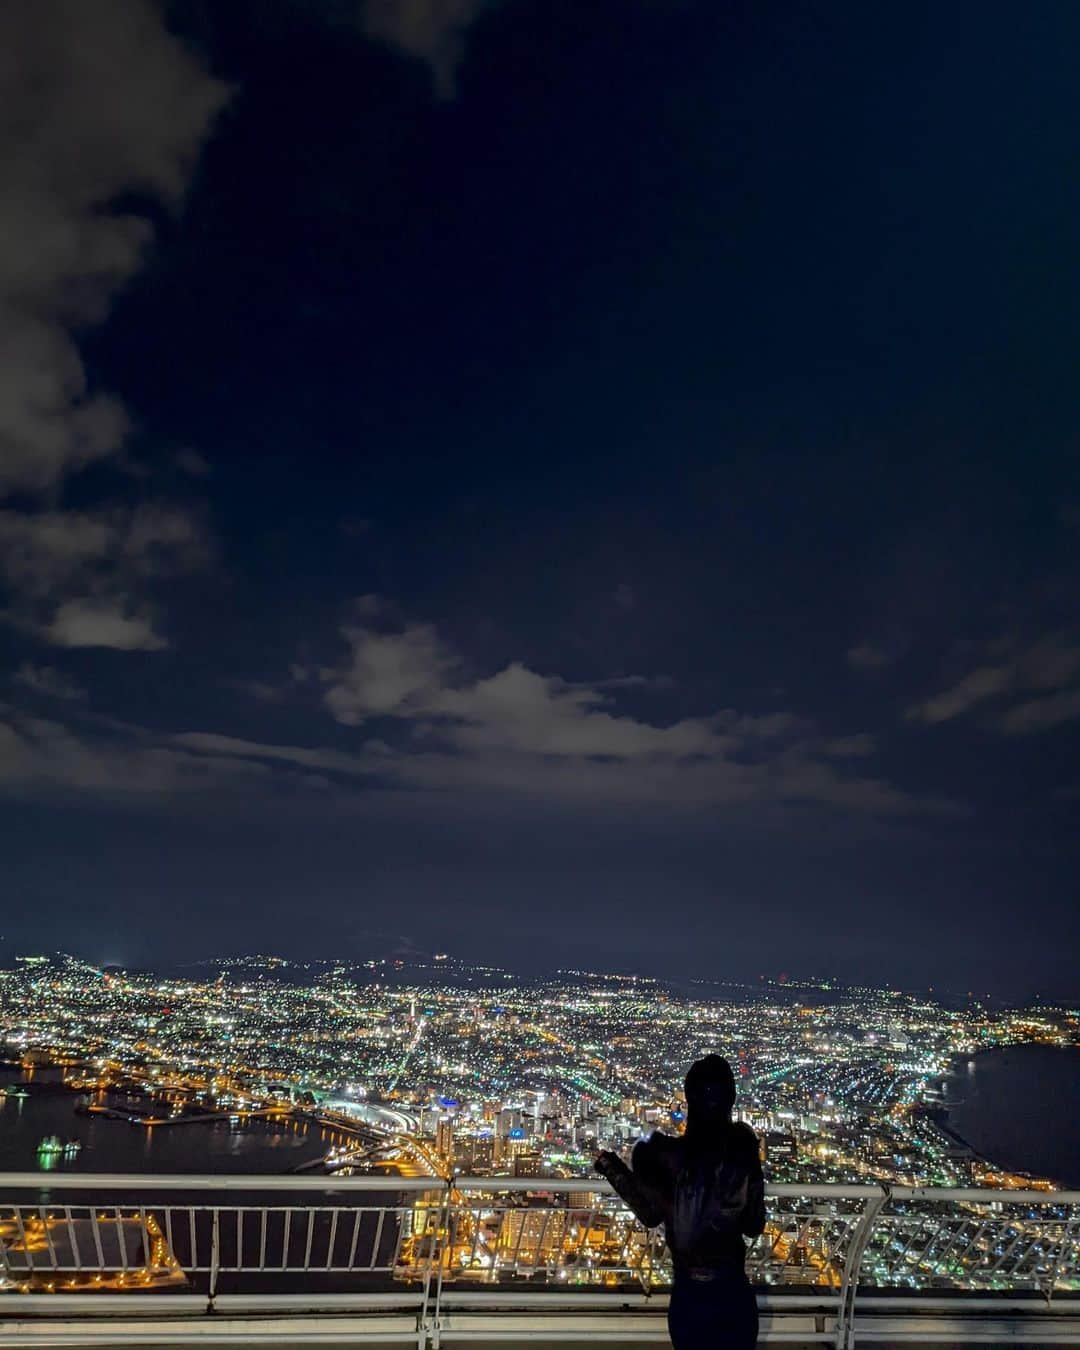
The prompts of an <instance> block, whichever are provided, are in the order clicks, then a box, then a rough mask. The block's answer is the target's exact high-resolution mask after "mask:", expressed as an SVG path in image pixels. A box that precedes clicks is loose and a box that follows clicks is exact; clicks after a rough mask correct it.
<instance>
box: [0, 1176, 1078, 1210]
mask: <svg viewBox="0 0 1080 1350" xmlns="http://www.w3.org/2000/svg"><path fill="white" fill-rule="evenodd" d="M447 1181H448V1178H446V1177H434V1176H433V1177H391V1176H352V1177H339V1176H328V1177H320V1176H310V1175H305V1176H296V1175H293V1174H289V1175H286V1176H260V1175H257V1174H244V1175H235V1174H231V1175H225V1176H213V1175H205V1174H199V1175H187V1174H185V1173H176V1174H175V1175H172V1174H166V1173H161V1172H150V1173H143V1174H140V1173H137V1172H0V1191H2V1190H4V1189H11V1190H41V1189H45V1190H76V1191H92V1190H147V1191H185V1190H193V1191H214V1190H218V1191H307V1192H311V1191H384V1192H385V1191H434V1190H437V1191H441V1190H442V1189H443V1187H444V1186H445V1185H446V1184H447ZM453 1184H454V1189H455V1190H458V1191H462V1192H469V1191H477V1192H480V1193H490V1192H492V1191H531V1192H536V1191H550V1192H552V1193H553V1194H558V1195H562V1194H566V1193H567V1192H571V1191H584V1192H587V1193H588V1194H590V1195H612V1196H613V1195H614V1194H615V1192H614V1190H613V1189H612V1188H611V1186H610V1185H609V1184H608V1183H607V1182H606V1181H603V1180H599V1181H597V1180H593V1179H592V1178H590V1177H465V1176H455V1177H454V1178H453ZM765 1194H766V1196H772V1197H774V1198H776V1199H780V1198H783V1197H787V1198H791V1199H806V1198H811V1197H814V1196H821V1197H822V1198H823V1199H836V1200H876V1199H878V1198H880V1197H881V1196H882V1195H886V1196H889V1197H891V1198H892V1199H893V1200H894V1201H896V1200H904V1201H942V1202H959V1201H963V1202H966V1203H968V1204H1009V1205H1013V1204H1019V1205H1040V1206H1041V1205H1080V1191H1065V1190H1062V1191H1043V1190H999V1189H996V1188H992V1187H988V1186H987V1187H977V1186H894V1185H891V1184H890V1185H888V1186H885V1185H879V1184H867V1183H863V1182H856V1183H850V1182H840V1181H823V1182H810V1181H808V1182H775V1183H770V1184H768V1185H766V1187H765Z"/></svg>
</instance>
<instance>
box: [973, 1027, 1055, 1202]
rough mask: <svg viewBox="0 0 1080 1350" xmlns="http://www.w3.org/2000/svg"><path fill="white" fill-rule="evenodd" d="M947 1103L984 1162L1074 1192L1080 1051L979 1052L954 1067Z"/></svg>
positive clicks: (1020, 1048) (1025, 1047) (1036, 1047)
mask: <svg viewBox="0 0 1080 1350" xmlns="http://www.w3.org/2000/svg"><path fill="white" fill-rule="evenodd" d="M946 1104H947V1106H948V1110H949V1125H950V1126H951V1127H952V1129H954V1130H955V1131H956V1132H957V1134H959V1135H961V1136H962V1137H963V1138H964V1139H966V1140H967V1142H968V1143H969V1144H970V1145H971V1146H972V1148H974V1149H975V1150H976V1151H977V1152H979V1153H981V1154H983V1156H984V1157H986V1158H989V1159H990V1160H991V1161H992V1162H995V1163H999V1164H1000V1165H1001V1166H1003V1167H1006V1168H1009V1169H1012V1170H1019V1171H1024V1172H1035V1173H1037V1174H1038V1175H1040V1176H1046V1177H1051V1178H1052V1179H1053V1180H1055V1181H1058V1182H1060V1183H1062V1184H1063V1185H1065V1186H1069V1187H1072V1188H1074V1189H1080V1049H1059V1048H1058V1047H1056V1046H1052V1045H1016V1046H1010V1047H1009V1048H1007V1049H1004V1050H985V1051H983V1052H982V1053H981V1054H978V1055H975V1056H974V1057H973V1058H972V1059H970V1060H961V1061H959V1062H958V1063H957V1064H956V1065H955V1066H954V1069H953V1072H952V1074H951V1075H950V1076H949V1078H948V1080H947V1084H946Z"/></svg>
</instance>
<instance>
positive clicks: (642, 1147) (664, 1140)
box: [633, 1130, 682, 1166]
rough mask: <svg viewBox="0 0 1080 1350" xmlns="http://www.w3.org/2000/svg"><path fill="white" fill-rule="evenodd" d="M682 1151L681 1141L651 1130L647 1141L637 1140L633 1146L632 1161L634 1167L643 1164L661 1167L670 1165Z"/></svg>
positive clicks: (672, 1136)
mask: <svg viewBox="0 0 1080 1350" xmlns="http://www.w3.org/2000/svg"><path fill="white" fill-rule="evenodd" d="M681 1150H682V1141H681V1140H680V1139H678V1138H677V1137H676V1136H675V1135H673V1134H665V1133H664V1132H663V1130H653V1132H652V1134H650V1135H649V1137H648V1139H639V1140H638V1142H637V1143H636V1144H635V1145H634V1152H633V1160H634V1165H635V1166H637V1165H638V1164H640V1163H645V1165H646V1166H648V1165H649V1164H652V1165H653V1166H663V1165H665V1164H670V1163H671V1162H672V1161H674V1160H675V1159H677V1158H678V1156H679V1153H680V1152H681Z"/></svg>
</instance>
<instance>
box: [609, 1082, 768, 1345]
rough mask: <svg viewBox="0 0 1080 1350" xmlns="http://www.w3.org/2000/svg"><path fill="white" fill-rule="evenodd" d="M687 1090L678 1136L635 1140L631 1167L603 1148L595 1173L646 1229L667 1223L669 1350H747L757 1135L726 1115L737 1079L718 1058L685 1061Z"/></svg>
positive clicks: (752, 1310) (760, 1189)
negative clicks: (749, 1242)
mask: <svg viewBox="0 0 1080 1350" xmlns="http://www.w3.org/2000/svg"><path fill="white" fill-rule="evenodd" d="M685 1091H686V1107H687V1110H686V1132H685V1133H684V1134H682V1135H679V1136H674V1135H669V1134H663V1133H662V1132H661V1131H659V1130H657V1131H654V1132H653V1134H652V1135H651V1136H650V1137H649V1138H648V1139H644V1140H642V1141H641V1142H640V1143H638V1144H636V1145H635V1146H634V1151H633V1154H632V1155H631V1165H630V1167H627V1166H626V1164H625V1163H624V1162H623V1161H622V1159H621V1158H620V1157H619V1156H618V1155H617V1154H615V1153H611V1152H604V1153H601V1154H600V1156H599V1157H598V1158H597V1160H596V1169H597V1171H598V1172H600V1173H601V1174H602V1175H603V1176H605V1177H606V1178H607V1179H608V1181H610V1182H611V1184H612V1186H613V1187H614V1188H615V1190H616V1191H617V1192H618V1194H619V1195H620V1196H621V1197H622V1199H623V1200H625V1202H626V1203H627V1204H628V1205H629V1207H630V1208H631V1209H632V1210H633V1212H634V1214H635V1215H636V1216H637V1217H638V1218H639V1219H640V1220H641V1222H642V1223H643V1224H645V1226H646V1227H648V1228H652V1227H655V1226H656V1225H657V1224H661V1223H662V1224H663V1225H664V1236H665V1239H666V1241H667V1245H668V1249H669V1250H670V1252H671V1263H672V1272H673V1279H672V1287H671V1301H670V1304H669V1308H668V1331H669V1332H670V1335H671V1341H672V1345H673V1346H674V1347H675V1350H700V1348H703V1347H709V1350H713V1348H715V1350H749V1347H751V1346H753V1345H754V1344H755V1342H756V1341H757V1330H758V1313H757V1301H756V1300H755V1298H754V1292H753V1290H752V1289H751V1288H750V1283H749V1281H748V1280H747V1278H746V1270H745V1261H746V1243H745V1242H744V1240H743V1239H744V1238H746V1237H749V1238H755V1237H757V1236H758V1234H760V1233H761V1232H762V1231H763V1229H764V1227H765V1199H764V1178H763V1177H762V1173H761V1161H760V1157H759V1153H758V1142H757V1137H756V1136H755V1134H754V1132H753V1130H751V1129H750V1127H749V1126H748V1125H744V1124H742V1123H741V1122H740V1121H733V1120H732V1119H731V1111H732V1107H733V1106H734V1105H735V1075H734V1074H733V1073H732V1071H731V1065H730V1064H729V1063H728V1062H727V1060H726V1059H724V1058H723V1057H722V1056H721V1055H706V1056H705V1058H704V1059H699V1060H697V1061H696V1063H694V1064H693V1065H691V1067H690V1071H689V1072H688V1073H687V1075H686V1079H685Z"/></svg>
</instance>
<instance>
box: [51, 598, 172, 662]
mask: <svg viewBox="0 0 1080 1350" xmlns="http://www.w3.org/2000/svg"><path fill="white" fill-rule="evenodd" d="M42 636H43V637H45V638H46V639H47V640H48V641H49V642H53V643H55V644H56V645H57V646H58V647H112V648H114V649H115V650H117V651H125V652H131V651H149V652H152V651H160V650H161V648H163V647H167V646H168V643H167V642H166V641H165V639H164V638H163V637H162V636H161V635H160V634H159V633H156V632H155V631H154V625H153V620H152V619H151V617H150V615H148V614H147V613H145V612H142V613H139V612H136V613H128V612H126V611H125V609H124V607H123V605H122V604H121V603H120V602H119V601H116V600H93V599H86V600H67V601H65V602H64V604H62V605H61V606H60V608H59V609H58V610H57V611H56V613H55V614H54V615H53V618H52V622H51V623H50V624H49V626H48V627H47V628H46V629H44V631H43V633H42Z"/></svg>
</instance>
